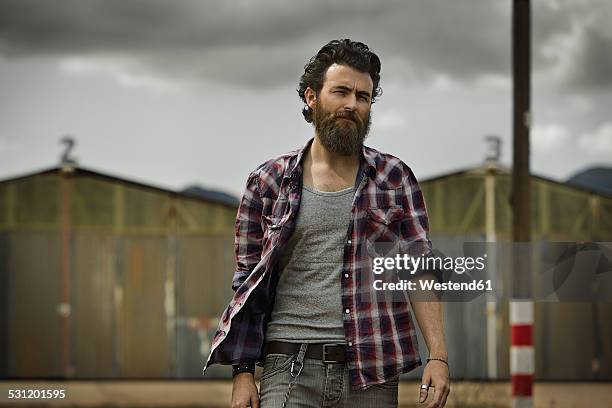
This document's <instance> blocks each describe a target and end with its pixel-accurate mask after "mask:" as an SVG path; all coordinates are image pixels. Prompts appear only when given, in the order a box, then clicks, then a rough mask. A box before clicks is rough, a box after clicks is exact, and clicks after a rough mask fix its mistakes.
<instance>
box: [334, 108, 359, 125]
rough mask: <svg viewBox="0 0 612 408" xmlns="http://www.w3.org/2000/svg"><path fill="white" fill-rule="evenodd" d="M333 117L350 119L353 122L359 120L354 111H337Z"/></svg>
mask: <svg viewBox="0 0 612 408" xmlns="http://www.w3.org/2000/svg"><path fill="white" fill-rule="evenodd" d="M334 117H335V118H342V119H350V120H352V121H353V122H361V121H360V120H359V118H358V117H357V114H356V113H355V112H352V111H345V112H337V113H336V114H335V115H334Z"/></svg>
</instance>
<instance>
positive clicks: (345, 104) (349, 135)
mask: <svg viewBox="0 0 612 408" xmlns="http://www.w3.org/2000/svg"><path fill="white" fill-rule="evenodd" d="M372 88H373V83H372V78H371V77H370V74H368V73H364V72H359V71H357V70H355V69H353V68H350V67H348V66H346V65H337V64H333V65H331V66H330V67H329V68H328V69H327V73H326V74H325V80H324V82H323V87H322V89H321V91H320V92H319V94H318V95H317V97H316V100H315V101H314V103H313V106H311V107H312V108H313V110H314V116H313V119H314V120H313V122H314V125H315V130H316V132H317V135H318V137H319V140H320V141H321V144H323V146H324V147H325V148H326V149H327V150H329V151H330V152H333V153H338V154H341V155H345V156H348V155H352V154H355V153H357V152H359V151H360V149H361V147H362V146H363V141H364V140H365V138H366V136H367V134H368V131H369V130H370V108H371V104H372V102H371V100H372ZM309 106H310V105H309Z"/></svg>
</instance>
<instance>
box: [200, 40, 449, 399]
mask: <svg viewBox="0 0 612 408" xmlns="http://www.w3.org/2000/svg"><path fill="white" fill-rule="evenodd" d="M379 81H380V61H379V59H378V57H377V56H376V55H375V54H374V53H373V52H372V51H370V50H369V48H368V47H367V46H366V45H365V44H362V43H359V42H354V41H351V40H340V41H331V42H329V43H328V44H327V45H325V46H324V47H323V48H322V49H321V50H320V51H319V52H318V53H317V55H316V56H314V57H313V58H312V59H311V60H310V62H309V63H308V64H307V65H306V67H305V72H304V74H303V75H302V77H301V80H300V85H299V89H298V93H299V95H300V97H301V99H302V101H303V102H304V103H305V105H306V106H305V108H304V110H303V112H302V113H303V115H304V118H305V119H306V121H307V122H310V123H313V125H314V128H315V135H314V138H313V139H311V140H310V141H309V142H308V143H307V144H306V145H305V146H304V147H303V148H302V149H300V150H298V151H295V152H292V153H289V154H286V155H283V156H281V157H279V158H276V159H273V160H270V161H268V162H266V163H264V164H262V165H261V166H259V167H258V168H257V169H256V170H255V171H253V172H252V173H251V174H250V175H249V177H248V180H247V186H246V191H245V193H244V195H243V197H242V200H241V203H240V207H239V209H238V216H237V219H236V240H235V244H236V245H235V246H236V260H237V270H236V272H235V274H234V278H233V281H232V288H233V289H234V291H235V295H234V297H233V299H232V301H231V302H230V304H229V305H228V307H227V308H226V309H225V311H224V313H223V315H222V317H221V321H220V323H219V330H218V331H217V332H216V334H215V336H214V338H213V343H212V350H211V354H210V356H209V358H208V361H207V363H206V367H208V366H209V365H210V364H213V363H225V364H232V365H233V373H234V383H233V393H232V407H246V406H252V407H259V406H261V407H262V408H268V407H281V406H282V407H285V406H287V407H292V406H298V405H299V406H312V407H319V406H325V407H327V406H345V405H346V406H349V404H350V406H351V407H354V408H357V407H373V406H378V407H395V406H397V387H398V377H399V375H400V374H401V373H403V372H408V371H410V370H412V369H414V368H416V367H418V366H420V365H421V364H422V363H421V360H420V357H419V354H418V348H417V342H416V334H415V333H416V332H415V329H414V325H413V323H412V318H411V315H410V311H409V306H408V304H407V302H403V303H402V302H399V303H398V302H387V301H381V300H376V301H372V300H369V301H368V300H367V297H366V296H364V293H365V292H367V291H368V290H367V288H365V286H366V285H367V284H368V283H367V282H368V276H369V275H368V274H366V273H365V272H364V271H366V270H368V269H367V268H366V267H364V265H365V264H367V263H368V258H367V253H368V251H369V249H368V248H370V249H371V248H372V246H373V245H375V244H377V243H379V242H396V241H399V242H400V243H411V245H412V247H414V246H415V244H416V246H417V247H418V248H419V252H421V253H425V252H427V253H429V252H430V251H431V244H430V241H429V238H428V220H427V213H426V209H425V203H424V201H423V197H422V194H421V192H420V189H419V187H418V183H417V181H416V179H415V177H414V175H413V174H412V171H411V170H410V168H409V167H408V166H406V165H405V164H404V163H403V162H402V161H401V160H399V159H397V158H395V157H393V156H391V155H387V154H383V153H380V152H378V151H376V150H374V149H371V148H368V147H365V146H363V142H364V139H365V137H366V135H367V133H368V130H369V128H370V109H371V105H372V103H374V101H375V100H376V97H377V96H379V95H380V93H381V89H380V88H379V86H378V85H379ZM412 309H413V311H414V313H415V316H416V318H417V321H418V323H419V326H420V328H421V331H422V333H423V335H424V337H425V340H426V342H427V347H428V350H429V357H430V358H428V360H427V364H426V366H425V369H424V372H423V378H422V385H421V388H420V391H419V392H420V400H421V402H423V401H425V400H426V398H427V394H428V388H430V387H434V389H435V391H434V398H433V400H432V401H431V402H430V403H429V405H428V407H442V406H444V404H445V402H446V397H447V395H448V393H449V371H448V356H447V352H446V348H445V345H444V333H443V324H442V312H441V307H440V304H439V302H415V301H413V302H412ZM256 363H258V364H260V365H262V364H263V366H264V368H263V373H262V377H261V384H260V394H261V395H259V394H258V390H257V386H256V384H255V381H254V378H253V373H254V368H255V364H256ZM206 367H205V368H204V370H206Z"/></svg>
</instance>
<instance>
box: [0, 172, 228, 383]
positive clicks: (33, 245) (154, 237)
mask: <svg viewBox="0 0 612 408" xmlns="http://www.w3.org/2000/svg"><path fill="white" fill-rule="evenodd" d="M67 170H68V171H62V168H52V169H49V170H46V171H41V172H37V173H34V174H30V175H26V176H23V177H18V178H12V179H9V180H4V181H1V182H0V299H1V303H0V322H1V323H0V334H1V335H0V376H1V377H12V378H20V377H72V378H164V377H200V376H201V370H202V364H203V361H204V359H205V357H206V356H207V353H208V347H209V346H208V342H209V341H210V338H211V336H212V332H214V329H215V328H216V324H217V322H216V321H215V319H216V317H217V316H219V315H220V313H221V312H222V309H223V306H225V304H226V302H227V299H228V298H229V297H230V296H231V288H230V285H229V282H230V280H231V276H232V274H233V271H234V264H235V263H234V256H233V235H234V220H235V216H236V208H237V203H236V202H237V200H236V202H234V203H232V202H231V201H230V202H228V200H216V201H215V200H204V199H198V198H193V197H190V196H188V195H185V194H181V193H177V192H174V191H168V190H165V189H161V188H155V187H152V186H148V185H144V184H140V183H136V182H132V181H129V180H125V179H121V178H118V177H112V176H108V175H104V174H100V173H98V172H95V171H90V170H86V169H82V168H74V169H73V170H72V171H71V170H70V168H67Z"/></svg>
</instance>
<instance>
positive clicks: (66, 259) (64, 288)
mask: <svg viewBox="0 0 612 408" xmlns="http://www.w3.org/2000/svg"><path fill="white" fill-rule="evenodd" d="M73 171H74V169H73V168H72V167H70V166H66V167H63V168H62V169H61V171H60V190H61V217H60V218H61V251H62V253H61V270H60V303H59V305H58V308H57V312H58V314H59V316H60V333H61V348H62V350H61V356H62V369H63V374H64V377H65V378H71V377H72V375H73V373H74V369H73V366H72V361H71V351H70V348H71V342H70V336H71V328H70V316H71V314H72V310H71V309H72V308H71V302H70V291H71V287H70V275H71V271H70V264H71V257H72V253H71V249H72V248H71V245H72V231H71V229H72V225H71V211H70V204H71V192H72V191H71V190H72V177H71V175H72V173H73Z"/></svg>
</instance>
